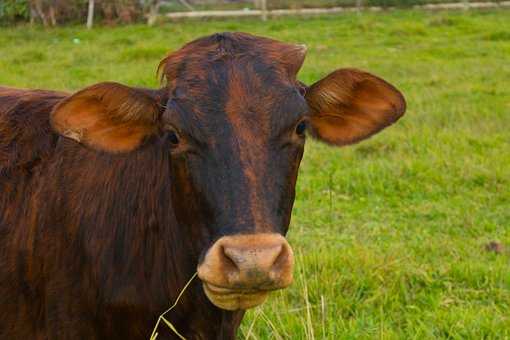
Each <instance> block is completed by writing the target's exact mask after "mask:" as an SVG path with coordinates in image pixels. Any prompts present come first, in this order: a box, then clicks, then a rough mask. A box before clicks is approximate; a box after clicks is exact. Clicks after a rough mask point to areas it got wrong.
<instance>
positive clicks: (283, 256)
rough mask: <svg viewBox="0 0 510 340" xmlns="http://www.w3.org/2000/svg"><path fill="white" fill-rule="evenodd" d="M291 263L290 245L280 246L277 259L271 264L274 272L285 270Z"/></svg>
mask: <svg viewBox="0 0 510 340" xmlns="http://www.w3.org/2000/svg"><path fill="white" fill-rule="evenodd" d="M288 264H289V250H288V247H284V246H283V245H282V246H280V251H279V252H278V254H277V256H276V258H275V260H274V261H273V265H272V266H271V270H272V271H273V272H279V271H281V270H283V268H284V267H286V266H288Z"/></svg>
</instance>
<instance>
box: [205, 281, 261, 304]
mask: <svg viewBox="0 0 510 340" xmlns="http://www.w3.org/2000/svg"><path fill="white" fill-rule="evenodd" d="M202 286H203V288H204V292H205V295H206V296H207V298H208V299H209V301H211V302H212V303H213V304H214V305H215V306H216V307H219V308H221V309H225V310H230V311H234V310H238V309H249V308H253V307H257V306H258V305H261V304H262V303H264V301H266V299H267V297H268V295H269V293H270V291H269V290H257V289H232V288H225V287H219V286H216V285H213V284H211V283H208V282H203V284H202Z"/></svg>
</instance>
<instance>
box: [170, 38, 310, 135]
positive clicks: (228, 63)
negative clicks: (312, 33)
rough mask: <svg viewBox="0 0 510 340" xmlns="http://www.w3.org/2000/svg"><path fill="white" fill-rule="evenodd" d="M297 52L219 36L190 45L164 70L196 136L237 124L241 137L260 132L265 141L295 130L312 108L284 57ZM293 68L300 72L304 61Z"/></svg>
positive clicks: (183, 118)
mask: <svg viewBox="0 0 510 340" xmlns="http://www.w3.org/2000/svg"><path fill="white" fill-rule="evenodd" d="M296 48H297V47H296V46H295V45H289V44H285V43H280V42H277V41H274V40H269V39H266V38H259V37H253V36H249V35H245V34H222V35H213V36H210V37H206V38H202V39H200V40H198V41H196V42H193V43H190V44H188V45H186V46H185V47H183V49H181V50H180V51H178V52H176V53H174V54H172V55H170V56H169V57H167V58H166V59H165V60H163V62H162V65H161V67H162V70H163V75H164V77H165V78H166V80H167V83H168V87H169V91H171V96H170V98H171V101H175V102H176V103H178V104H179V107H180V108H181V109H182V108H184V110H177V111H179V112H180V113H181V117H180V120H181V121H184V122H183V123H184V124H185V125H189V127H188V128H189V129H190V130H197V129H199V130H203V129H200V127H201V126H202V127H205V130H207V128H209V130H214V131H219V130H218V129H221V128H224V127H225V126H227V125H232V124H234V125H235V126H236V130H237V131H238V132H239V131H241V130H245V129H254V130H257V131H258V132H259V133H260V137H263V136H267V137H270V136H271V135H272V134H273V133H277V131H278V129H280V128H281V127H285V125H288V124H292V123H293V122H294V121H295V120H296V119H297V118H296V117H298V116H299V115H301V114H303V113H304V112H305V111H306V104H305V102H304V99H303V98H302V97H300V95H299V93H298V92H297V89H296V85H297V83H296V79H295V72H297V70H293V69H292V65H291V63H290V62H289V61H288V57H289V54H287V55H284V56H282V55H281V53H280V52H281V50H282V49H287V50H288V51H294V50H296ZM303 57H304V55H302V56H301V58H303ZM286 58H287V59H286ZM293 62H295V63H297V64H299V66H300V65H301V63H302V59H301V60H300V59H299V57H298V56H295V57H294V59H293ZM294 67H295V65H294ZM170 106H171V105H170ZM202 132H204V131H202ZM205 133H206V134H207V131H205ZM204 137H207V136H204Z"/></svg>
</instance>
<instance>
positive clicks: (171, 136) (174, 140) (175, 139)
mask: <svg viewBox="0 0 510 340" xmlns="http://www.w3.org/2000/svg"><path fill="white" fill-rule="evenodd" d="M168 140H169V141H170V143H171V144H172V145H178V144H179V136H178V135H177V132H175V131H173V130H170V131H168Z"/></svg>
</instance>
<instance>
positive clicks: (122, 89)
mask: <svg viewBox="0 0 510 340" xmlns="http://www.w3.org/2000/svg"><path fill="white" fill-rule="evenodd" d="M161 110H162V109H161V105H159V101H158V99H157V98H154V97H152V96H151V95H149V93H148V92H147V91H145V90H141V89H136V88H132V87H128V86H125V85H121V84H117V83H99V84H96V85H92V86H90V87H87V88H85V89H83V90H81V91H79V92H77V93H75V94H73V95H72V96H70V97H68V98H66V99H64V100H63V101H61V102H60V103H58V104H57V105H56V106H55V108H54V109H53V111H52V113H51V125H52V126H53V129H54V130H55V131H56V132H58V133H59V134H60V135H62V136H64V137H67V138H71V139H74V140H75V141H77V142H79V143H82V144H84V145H87V146H89V147H92V148H94V149H96V150H101V151H107V152H113V153H121V152H128V151H131V150H134V149H135V148H137V147H138V146H139V145H140V144H141V143H142V141H143V139H144V138H145V137H147V136H149V135H151V134H153V133H155V132H156V131H157V129H158V125H157V122H158V119H159V116H160V113H161Z"/></svg>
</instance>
